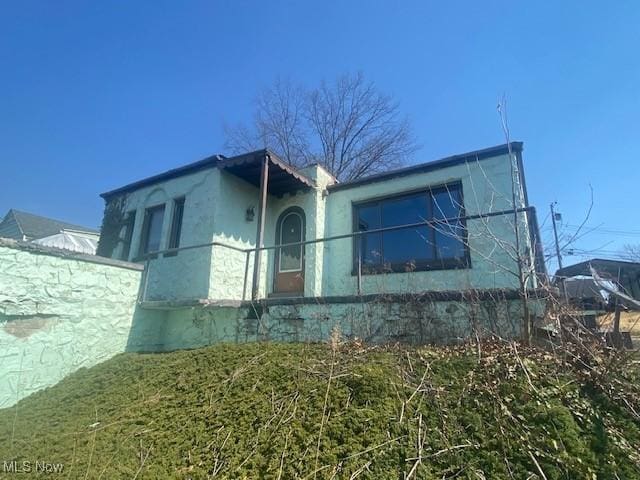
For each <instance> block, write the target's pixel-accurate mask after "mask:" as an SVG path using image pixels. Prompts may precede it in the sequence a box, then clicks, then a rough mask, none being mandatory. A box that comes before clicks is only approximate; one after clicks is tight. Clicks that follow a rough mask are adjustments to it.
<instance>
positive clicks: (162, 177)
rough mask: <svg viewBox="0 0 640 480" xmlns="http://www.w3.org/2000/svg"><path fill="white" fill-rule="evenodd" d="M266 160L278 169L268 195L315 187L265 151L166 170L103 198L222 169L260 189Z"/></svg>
mask: <svg viewBox="0 0 640 480" xmlns="http://www.w3.org/2000/svg"><path fill="white" fill-rule="evenodd" d="M265 156H269V159H270V160H271V164H272V165H273V166H275V167H276V168H275V169H273V170H271V171H270V172H269V193H273V194H275V195H281V194H283V193H285V192H288V191H291V190H293V189H299V188H308V187H312V186H314V185H315V184H314V182H313V180H311V179H310V178H308V177H306V176H305V175H303V174H302V173H300V172H299V171H298V170H296V169H295V168H293V167H292V166H290V165H287V164H286V163H285V162H283V161H282V160H280V159H279V158H278V156H277V155H276V154H274V153H273V152H271V151H269V150H267V149H262V150H256V151H254V152H249V153H243V154H242V155H236V156H234V157H228V158H227V157H225V156H223V155H212V156H210V157H207V158H205V159H202V160H199V161H197V162H194V163H189V164H188V165H184V166H182V167H178V168H174V169H171V170H167V171H166V172H163V173H160V174H158V175H153V176H151V177H147V178H144V179H142V180H138V181H137V182H133V183H129V184H127V185H125V186H123V187H119V188H116V189H115V190H110V191H108V192H105V193H102V194H101V195H100V196H101V197H102V198H104V199H105V200H107V199H109V198H111V197H114V196H116V195H119V194H122V193H127V192H132V191H134V190H138V189H140V188H142V187H146V186H149V185H153V184H156V183H159V182H163V181H166V180H171V179H173V178H178V177H182V176H184V175H188V174H191V173H195V172H198V171H201V170H206V169H209V168H222V169H224V170H227V171H229V172H231V173H233V174H234V175H237V176H239V177H241V178H243V179H244V180H246V181H248V182H249V183H251V184H253V185H256V186H259V185H260V162H261V161H262V159H264V157H265Z"/></svg>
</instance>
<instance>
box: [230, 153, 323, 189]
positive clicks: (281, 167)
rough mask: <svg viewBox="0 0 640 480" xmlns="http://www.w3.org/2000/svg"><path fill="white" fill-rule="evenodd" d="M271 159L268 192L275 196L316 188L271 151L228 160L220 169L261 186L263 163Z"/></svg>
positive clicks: (311, 181)
mask: <svg viewBox="0 0 640 480" xmlns="http://www.w3.org/2000/svg"><path fill="white" fill-rule="evenodd" d="M265 157H268V158H269V161H270V168H269V182H268V186H267V190H268V192H269V193H270V194H273V195H282V194H284V193H287V192H291V191H295V190H304V189H308V188H312V187H314V186H315V182H314V181H313V180H311V179H310V178H309V177H307V176H305V175H303V174H302V173H300V172H299V171H298V170H296V169H295V168H293V167H292V166H290V165H287V164H286V163H285V162H283V161H282V160H280V159H279V158H278V156H277V155H275V154H274V153H273V152H270V151H269V150H256V151H255V152H249V153H245V154H242V155H237V156H235V157H231V158H227V159H225V160H222V161H221V162H220V163H219V165H218V166H219V168H221V169H223V170H227V171H228V172H230V173H233V174H234V175H236V176H238V177H240V178H242V179H243V180H245V181H247V182H249V183H251V184H252V185H255V186H256V187H259V186H260V175H261V171H262V162H263V161H264V159H265Z"/></svg>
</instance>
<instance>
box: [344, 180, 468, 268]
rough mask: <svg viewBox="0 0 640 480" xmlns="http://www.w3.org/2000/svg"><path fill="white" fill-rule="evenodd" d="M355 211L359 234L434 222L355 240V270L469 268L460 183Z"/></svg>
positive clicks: (372, 203)
mask: <svg viewBox="0 0 640 480" xmlns="http://www.w3.org/2000/svg"><path fill="white" fill-rule="evenodd" d="M354 209H355V211H354V214H355V230H356V231H359V232H367V231H370V230H378V229H384V228H388V227H400V226H402V225H409V224H416V223H421V222H427V221H429V222H432V223H431V224H430V225H420V226H414V227H408V228H401V229H394V230H389V231H384V232H372V233H368V234H364V235H361V236H359V237H356V238H355V241H354V244H355V245H354V247H355V248H354V251H355V258H354V269H358V268H360V269H361V271H362V273H364V274H367V273H381V272H407V271H413V270H429V269H443V268H466V267H468V265H469V260H468V254H467V249H466V247H465V238H466V236H465V222H464V220H463V219H462V218H461V217H463V216H464V207H463V204H462V187H461V185H460V184H459V183H455V184H451V185H445V186H442V187H438V188H433V189H429V190H427V191H421V192H417V193H411V194H406V195H397V196H393V197H387V198H383V199H377V200H373V201H370V202H363V203H359V204H357V205H355V207H354Z"/></svg>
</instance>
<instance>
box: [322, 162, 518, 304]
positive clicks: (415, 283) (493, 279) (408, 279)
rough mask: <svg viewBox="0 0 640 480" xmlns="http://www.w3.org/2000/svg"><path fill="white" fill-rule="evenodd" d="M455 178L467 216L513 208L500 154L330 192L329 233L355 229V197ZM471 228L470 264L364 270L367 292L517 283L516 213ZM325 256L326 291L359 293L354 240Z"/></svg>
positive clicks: (330, 245)
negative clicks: (369, 272)
mask: <svg viewBox="0 0 640 480" xmlns="http://www.w3.org/2000/svg"><path fill="white" fill-rule="evenodd" d="M454 181H461V182H462V190H463V196H464V206H465V210H466V214H467V215H478V214H487V213H491V212H499V211H503V210H509V209H511V208H513V207H512V195H511V185H512V183H511V165H510V161H509V158H508V156H507V155H501V156H497V157H494V158H489V159H483V160H481V161H475V162H473V161H472V162H468V163H466V164H462V165H456V166H452V167H448V168H443V169H439V170H434V171H431V172H427V173H420V174H413V175H408V176H404V177H397V178H394V179H390V180H386V181H383V182H375V183H369V184H365V185H362V186H357V187H355V188H349V189H344V190H337V191H334V192H332V193H331V194H330V195H329V197H328V202H327V210H326V231H325V236H334V235H340V234H343V233H347V232H351V231H352V230H353V223H352V222H353V212H352V208H353V207H352V204H353V203H354V202H359V201H364V200H367V199H370V198H374V197H379V196H384V195H389V194H395V193H401V192H404V191H410V190H415V189H419V188H428V187H429V186H437V185H442V184H445V183H449V182H454ZM522 206H524V200H523V195H522V190H521V188H518V198H517V205H516V208H520V207H522ZM520 219H521V224H520V226H521V229H520V240H521V251H524V250H525V249H526V248H528V247H530V245H529V235H528V230H527V226H526V223H522V222H524V214H520ZM467 228H468V232H469V248H470V255H471V268H468V269H461V270H434V271H426V272H411V273H387V274H383V275H365V276H363V278H362V293H364V294H368V293H385V292H386V293H392V292H417V291H425V290H448V289H452V288H457V289H468V288H514V287H517V286H518V277H517V275H516V273H517V271H518V268H517V263H516V262H515V260H514V252H513V250H512V248H513V247H514V245H515V235H514V228H513V215H508V216H497V217H491V218H483V219H477V220H468V221H467ZM324 256H325V261H324V278H323V288H322V291H323V294H324V295H352V294H356V293H357V278H356V276H354V275H352V265H353V240H351V239H345V240H336V241H332V242H327V243H326V244H325V255H324Z"/></svg>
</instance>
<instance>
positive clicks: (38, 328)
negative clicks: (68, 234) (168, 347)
mask: <svg viewBox="0 0 640 480" xmlns="http://www.w3.org/2000/svg"><path fill="white" fill-rule="evenodd" d="M141 269H142V267H141V266H139V265H137V264H133V263H127V262H119V261H115V260H109V259H104V258H102V257H96V256H90V255H82V254H74V253H69V252H65V251H62V250H57V249H52V248H48V247H41V246H36V245H33V244H29V243H22V242H16V241H13V240H6V239H0V408H5V407H8V406H11V405H12V404H14V403H15V402H17V401H18V400H20V399H21V398H23V397H25V396H27V395H29V394H31V393H33V392H35V391H38V390H41V389H43V388H45V387H48V386H51V385H54V384H55V383H57V382H58V381H60V380H61V379H62V378H64V377H65V376H66V375H68V374H69V373H71V372H74V371H75V370H77V369H79V368H82V367H90V366H92V365H95V364H97V363H99V362H102V361H104V360H107V359H108V358H110V357H112V356H113V355H115V354H117V353H120V352H123V351H125V349H126V347H127V342H128V340H129V335H130V331H131V326H132V321H133V316H134V312H135V310H136V300H137V294H138V288H139V283H140V276H141Z"/></svg>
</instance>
